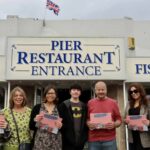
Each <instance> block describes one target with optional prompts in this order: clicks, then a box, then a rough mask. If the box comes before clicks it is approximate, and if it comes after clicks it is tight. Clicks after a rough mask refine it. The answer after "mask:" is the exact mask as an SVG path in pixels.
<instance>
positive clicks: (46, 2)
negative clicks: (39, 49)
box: [43, 0, 47, 27]
mask: <svg viewBox="0 0 150 150" xmlns="http://www.w3.org/2000/svg"><path fill="white" fill-rule="evenodd" d="M45 4H46V5H47V0H45ZM46 5H45V9H44V17H43V27H45V25H46V24H45V19H46V9H47V8H46Z"/></svg>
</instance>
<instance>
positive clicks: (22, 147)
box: [11, 109, 31, 150]
mask: <svg viewBox="0 0 150 150" xmlns="http://www.w3.org/2000/svg"><path fill="white" fill-rule="evenodd" d="M11 114H12V117H13V121H14V123H15V126H16V132H17V138H18V143H19V147H18V150H31V144H30V143H25V142H22V143H21V142H20V138H19V132H18V125H17V122H16V119H15V116H14V113H13V111H12V109H11Z"/></svg>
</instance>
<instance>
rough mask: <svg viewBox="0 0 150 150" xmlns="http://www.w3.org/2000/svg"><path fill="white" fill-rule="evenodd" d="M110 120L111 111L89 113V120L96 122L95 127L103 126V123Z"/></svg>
mask: <svg viewBox="0 0 150 150" xmlns="http://www.w3.org/2000/svg"><path fill="white" fill-rule="evenodd" d="M111 121H112V117H111V113H91V114H90V122H91V123H94V124H96V126H97V127H96V128H97V129H99V128H105V125H106V124H107V123H109V122H111Z"/></svg>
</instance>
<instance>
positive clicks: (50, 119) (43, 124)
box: [37, 112, 62, 134]
mask: <svg viewBox="0 0 150 150" xmlns="http://www.w3.org/2000/svg"><path fill="white" fill-rule="evenodd" d="M41 113H42V114H43V118H42V119H41V120H40V122H37V126H38V127H39V128H41V129H44V130H47V131H49V132H52V133H54V134H57V133H58V127H57V125H56V122H57V121H62V119H61V118H60V117H59V116H55V115H51V114H47V113H43V112H41Z"/></svg>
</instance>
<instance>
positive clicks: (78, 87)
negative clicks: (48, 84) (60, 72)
mask: <svg viewBox="0 0 150 150" xmlns="http://www.w3.org/2000/svg"><path fill="white" fill-rule="evenodd" d="M72 89H77V90H80V91H81V92H82V88H81V86H80V85H79V84H72V85H71V86H70V89H69V91H71V90H72Z"/></svg>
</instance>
